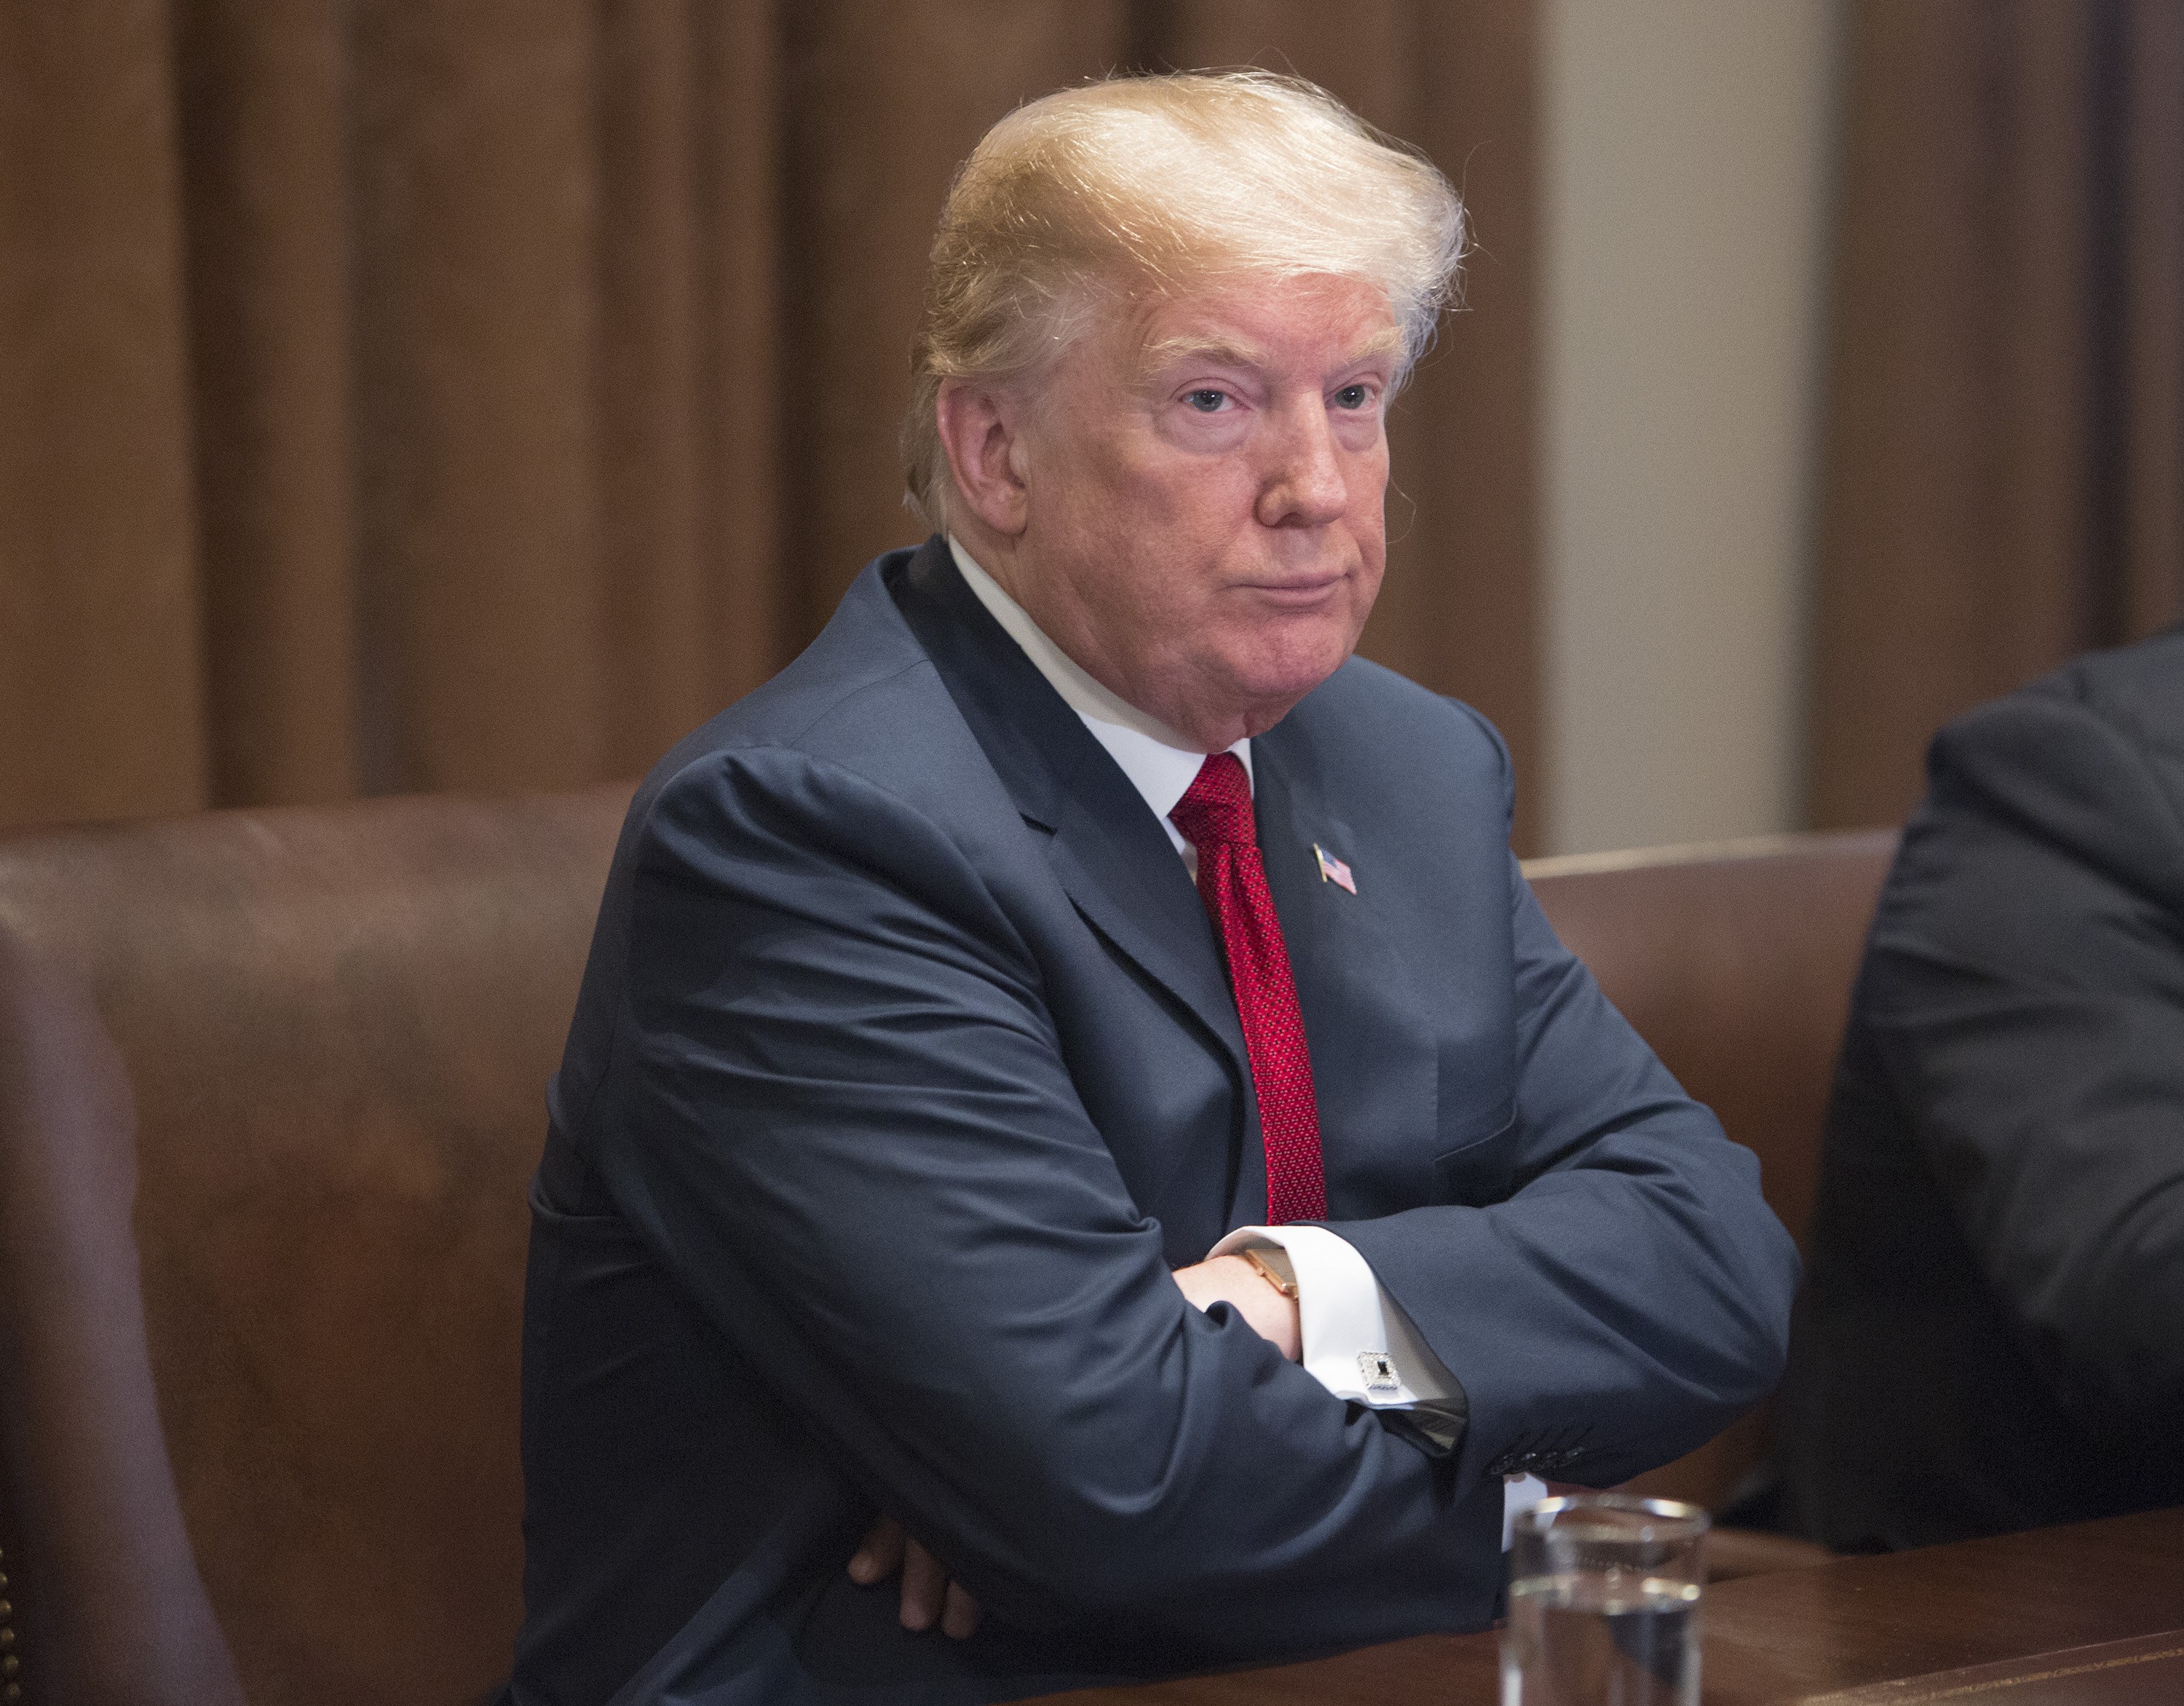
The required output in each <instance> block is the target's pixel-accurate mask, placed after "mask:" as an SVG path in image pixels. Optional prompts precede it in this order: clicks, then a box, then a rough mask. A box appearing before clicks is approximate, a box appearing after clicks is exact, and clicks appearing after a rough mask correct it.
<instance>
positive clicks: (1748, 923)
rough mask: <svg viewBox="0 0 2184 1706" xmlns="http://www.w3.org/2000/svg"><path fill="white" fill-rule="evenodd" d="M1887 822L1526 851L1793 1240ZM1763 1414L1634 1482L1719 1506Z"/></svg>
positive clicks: (1540, 880) (1612, 988)
mask: <svg viewBox="0 0 2184 1706" xmlns="http://www.w3.org/2000/svg"><path fill="white" fill-rule="evenodd" d="M1896 839H1897V833H1896V831H1894V830H1892V829H1879V830H1864V831H1858V832H1856V833H1847V834H1827V835H1785V836H1777V837H1769V838H1766V839H1759V840H1752V841H1746V842H1731V843H1727V844H1716V845H1708V846H1701V847H1692V848H1673V847H1669V848H1653V849H1647V850H1642V851H1640V852H1635V853H1607V854H1598V855H1581V856H1575V857H1571V858H1563V859H1540V860H1535V861H1532V862H1531V863H1530V864H1529V865H1528V866H1526V867H1525V874H1526V875H1527V876H1528V877H1529V878H1530V880H1531V884H1532V889H1533V892H1534V893H1535V894H1536V895H1538V896H1539V899H1540V905H1541V907H1542V908H1543V909H1544V910H1545V911H1546V915H1547V918H1548V920H1549V922H1550V923H1552V924H1553V925H1554V927H1555V931H1556V934H1558V935H1559V936H1561V938H1562V939H1563V941H1564V942H1565V943H1566V944H1567V945H1568V946H1569V947H1570V949H1571V950H1572V951H1574V952H1575V953H1576V955H1577V956H1578V957H1579V958H1580V959H1581V960H1583V961H1584V962H1585V964H1586V965H1587V966H1589V967H1591V970H1592V974H1593V976H1594V977H1595V978H1597V979H1598V980H1599V983H1600V986H1601V988H1602V990H1605V991H1606V993H1607V998H1608V999H1609V1000H1610V1001H1613V1002H1614V1003H1615V1005H1616V1006H1617V1007H1618V1009H1619V1010H1620V1011H1621V1012H1622V1014H1623V1016H1624V1017H1625V1018H1627V1019H1629V1020H1630V1023H1632V1025H1634V1026H1635V1027H1636V1029H1637V1031H1638V1034H1640V1035H1641V1036H1642V1037H1644V1038H1645V1039H1646V1041H1647V1042H1648V1043H1650V1044H1652V1047H1653V1051H1654V1052H1655V1053H1656V1054H1658V1055H1659V1056H1660V1057H1661V1059H1662V1061H1663V1062H1664V1063H1665V1064H1666V1065H1667V1067H1668V1068H1669V1071H1670V1072H1672V1073H1674V1074H1675V1075H1676V1078H1677V1079H1678V1081H1679V1082H1680V1083H1681V1084H1682V1085H1683V1086H1684V1088H1685V1090H1688V1091H1690V1093H1691V1095H1692V1096H1696V1097H1697V1098H1698V1100H1700V1101H1702V1102H1704V1103H1706V1104H1707V1106H1708V1107H1711V1108H1712V1109H1713V1111H1714V1112H1715V1113H1716V1114H1717V1115H1718V1116H1719V1118H1720V1120H1721V1123H1722V1124H1723V1126H1724V1128H1725V1129H1727V1131H1728V1133H1729V1135H1730V1136H1731V1137H1732V1138H1734V1139H1736V1141H1737V1142H1739V1143H1741V1144H1743V1145H1745V1146H1747V1147H1748V1148H1750V1149H1752V1151H1755V1152H1756V1153H1757V1154H1758V1157H1759V1168H1760V1181H1761V1186H1762V1188H1763V1190H1765V1191H1766V1193H1767V1200H1768V1201H1769V1204H1771V1205H1772V1206H1773V1207H1774V1210H1775V1213H1777V1214H1779V1215H1780V1216H1781V1217H1782V1222H1783V1224H1784V1225H1786V1226H1787V1227H1788V1228H1789V1229H1790V1232H1791V1236H1793V1237H1794V1238H1796V1239H1797V1242H1798V1247H1799V1248H1800V1249H1802V1248H1803V1246H1804V1240H1805V1231H1806V1228H1807V1225H1808V1223H1809V1222H1810V1221H1811V1219H1812V1213H1813V1198H1814V1192H1815V1191H1816V1190H1817V1189H1818V1187H1819V1157H1820V1136H1821V1133H1822V1130H1823V1129H1824V1127H1825V1122H1826V1116H1827V1103H1828V1087H1829V1084H1830V1080H1831V1079H1833V1077H1834V1074H1835V1063H1836V1051H1837V1050H1838V1049H1839V1048H1840V1047H1841V1042H1842V1034H1843V1026H1844V1023H1845V1022H1846V1021H1847V1018H1848V1017H1849V1014H1850V989H1851V984H1852V981H1853V979H1854V978H1856V977H1857V975H1858V962H1859V961H1860V960H1861V959H1862V958H1863V957H1864V951H1865V937H1866V932H1867V930H1868V928H1869V927H1870V925H1871V923H1872V922H1873V911H1874V906H1875V902H1876V900H1878V899H1879V897H1880V884H1881V879H1882V878H1884V877H1886V875H1887V873H1888V864H1889V861H1890V860H1891V859H1892V857H1894V856H1895V851H1896ZM1766 1434H1767V1410H1766V1409H1765V1408H1761V1409H1759V1410H1757V1411H1755V1412H1753V1413H1752V1414H1751V1415H1748V1416H1747V1417H1746V1418H1744V1419H1743V1420H1741V1421H1740V1422H1738V1423H1737V1424H1736V1425H1735V1426H1734V1427H1732V1428H1730V1430H1728V1431H1727V1432H1725V1433H1724V1434H1722V1435H1721V1436H1719V1437H1718V1438H1717V1439H1715V1440H1713V1441H1711V1442H1709V1443H1708V1444H1707V1445H1705V1446H1703V1447H1700V1449H1699V1450H1698V1451H1697V1452H1692V1453H1691V1455H1690V1456H1689V1457H1686V1458H1681V1459H1680V1460H1679V1461H1678V1462H1676V1463H1670V1464H1669V1465H1667V1466H1666V1467H1665V1468H1663V1469H1656V1470H1654V1471H1653V1472H1652V1474H1650V1475H1641V1476H1640V1477H1639V1478H1638V1480H1636V1481H1635V1482H1634V1483H1633V1484H1632V1485H1633V1486H1635V1487H1637V1488H1639V1489H1640V1490H1641V1491H1647V1492H1652V1493H1658V1494H1661V1495H1663V1496H1666V1497H1679V1498H1689V1499H1695V1500H1697V1502H1698V1503H1702V1504H1706V1505H1710V1506H1713V1507H1715V1508H1719V1507H1720V1506H1721V1505H1722V1504H1723V1503H1725V1502H1726V1501H1727V1499H1728V1497H1729V1496H1730V1494H1731V1493H1732V1492H1733V1491H1735V1490H1736V1487H1737V1485H1738V1483H1739V1482H1740V1481H1741V1480H1742V1479H1743V1478H1744V1476H1745V1475H1746V1474H1747V1472H1748V1471H1749V1470H1751V1469H1752V1468H1754V1467H1755V1466H1756V1465H1757V1464H1758V1463H1759V1462H1760V1460H1761V1459H1762V1458H1763V1456H1764V1453H1765V1446H1766Z"/></svg>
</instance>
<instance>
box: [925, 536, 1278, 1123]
mask: <svg viewBox="0 0 2184 1706" xmlns="http://www.w3.org/2000/svg"><path fill="white" fill-rule="evenodd" d="M896 599H897V602H898V604H899V605H900V607H901V609H902V612H903V616H904V618H905V620H906V621H907V622H909V623H910V626H911V629H912V631H913V632H915V633H917V637H918V639H919V642H920V643H921V644H922V645H923V646H924V648H925V650H926V654H927V655H928V656H929V657H930V658H931V659H932V660H933V666H934V667H935V668H936V669H938V670H939V672H940V677H941V679H942V681H943V682H944V683H946V685H947V688H948V690H949V693H950V696H951V697H952V698H953V699H954V700H955V701H956V706H957V708H958V709H959V710H960V711H961V712H962V713H963V716H964V719H965V721H966V722H968V723H969V724H970V726H971V732H972V735H973V736H974V737H975V738H976V739H977V740H978V744H979V745H980V747H981V748H983V750H984V751H985V754H986V756H987V758H988V759H989V761H991V763H992V764H993V767H994V770H995V774H996V775H998V776H999V777H1000V780H1001V784H1002V786H1003V787H1005V788H1006V789H1007V790H1008V792H1009V795H1010V798H1011V800H1014V801H1015V803H1016V807H1017V811H1019V812H1021V813H1022V815H1023V817H1024V819H1025V821H1026V822H1028V823H1030V824H1031V825H1032V826H1033V827H1034V828H1037V829H1039V830H1042V831H1044V832H1045V833H1046V834H1047V836H1048V837H1049V841H1048V848H1047V859H1048V863H1049V865H1050V867H1051V868H1052V870H1053V872H1054V873H1055V876H1056V880H1058V881H1059V882H1060V883H1061V886H1062V889H1063V890H1064V892H1065V893H1067V895H1068V896H1069V898H1070V900H1071V901H1072V902H1073V904H1074V905H1075V906H1076V907H1077V910H1078V912H1080V913H1081V914H1082V915H1083V916H1084V918H1085V920H1086V922H1087V923H1089V924H1090V925H1091V926H1092V928H1094V929H1095V930H1097V931H1098V932H1099V933H1100V934H1101V935H1103V936H1105V937H1106V939H1108V941H1109V942H1111V943H1112V944H1113V945H1114V946H1115V948H1116V949H1117V951H1119V952H1120V953H1122V954H1123V956H1125V957H1127V958H1128V960H1129V961H1130V962H1132V963H1133V964H1134V965H1135V966H1136V967H1138V969H1139V971H1141V972H1143V973H1145V976H1147V977H1148V978H1151V979H1152V980H1153V981H1154V982H1155V983H1156V984H1159V985H1160V987H1161V988H1162V989H1163V990H1167V993H1168V994H1169V995H1171V996H1172V997H1173V999H1174V1000H1175V1001H1176V1002H1177V1004H1178V1006H1181V1007H1182V1008H1183V1009H1184V1011H1185V1012H1188V1013H1189V1014H1190V1016H1191V1017H1193V1018H1195V1020H1196V1021H1197V1023H1199V1024H1200V1025H1201V1027H1202V1028H1203V1029H1205V1031H1206V1033H1207V1034H1208V1035H1209V1036H1210V1037H1211V1038H1212V1040H1214V1041H1215V1042H1217V1044H1218V1045H1220V1046H1221V1047H1222V1048H1223V1050H1224V1051H1226V1052H1227V1053H1228V1055H1229V1059H1230V1061H1231V1062H1232V1064H1233V1065H1234V1068H1235V1069H1236V1071H1237V1072H1238V1073H1239V1074H1240V1079H1241V1081H1242V1082H1243V1083H1244V1084H1246V1085H1248V1084H1250V1082H1251V1071H1250V1068H1249V1065H1248V1063H1247V1058H1246V1056H1245V1051H1244V1034H1243V1030H1242V1029H1241V1027H1240V1025H1239V1023H1238V1022H1237V1018H1236V1003H1235V1000H1234V997H1233V996H1232V995H1230V993H1229V977H1228V973H1227V972H1226V971H1225V970H1224V969H1223V966H1222V963H1221V955H1220V950H1219V948H1218V946H1217V945H1216V944H1215V942H1214V939H1213V929H1212V924H1211V923H1209V922H1208V921H1207V919H1206V909H1205V908H1204V906H1201V904H1200V902H1199V899H1198V891H1197V890H1196V889H1194V888H1193V887H1192V886H1191V882H1190V873H1188V872H1186V871H1185V870H1184V866H1183V861H1182V860H1180V859H1178V857H1177V856H1176V853H1175V849H1174V846H1173V845H1172V844H1171V843H1170V842H1169V840H1168V839H1167V831H1166V830H1164V829H1163V828H1161V826H1160V823H1159V822H1158V820H1156V818H1155V817H1153V815H1152V813H1151V811H1148V810H1147V809H1146V807H1145V797H1144V796H1143V795H1142V794H1139V792H1138V791H1137V789H1135V788H1134V787H1132V786H1131V784H1130V779H1129V778H1128V777H1127V776H1125V775H1123V772H1122V771H1121V769H1120V768H1119V767H1117V765H1116V763H1115V761H1114V760H1113V759H1112V758H1110V757H1109V756H1108V755H1107V753H1106V749H1105V748H1103V747H1102V746H1101V745H1100V743H1099V742H1098V741H1096V740H1095V739H1093V738H1092V735H1091V733H1090V731H1089V730H1088V729H1087V728H1085V727H1084V722H1083V721H1082V719H1080V718H1079V717H1078V715H1077V713H1076V712H1075V711H1072V710H1071V709H1070V708H1069V707H1068V705H1067V704H1065V703H1064V702H1063V700H1062V698H1061V694H1057V693H1056V692H1055V690H1054V689H1053V688H1052V687H1051V686H1050V685H1049V683H1048V682H1047V679H1046V677H1045V676H1043V675H1041V674H1040V673H1039V670H1038V667H1037V666H1035V665H1034V664H1033V662H1032V661H1031V660H1030V659H1029V658H1028V657H1026V656H1025V655H1023V651H1022V648H1021V647H1019V646H1018V645H1017V643H1016V642H1015V641H1014V640H1012V639H1011V638H1009V636H1008V634H1007V633H1006V632H1005V631H1004V630H1003V629H1002V627H1001V626H1000V623H999V622H995V620H994V619H993V617H992V616H991V615H989V613H988V611H987V610H986V607H985V606H984V605H982V604H980V603H979V602H978V595H977V594H975V593H973V592H972V590H971V588H969V587H968V586H967V584H966V583H964V580H963V577H962V576H961V574H960V573H959V572H958V571H957V570H956V564H955V561H954V560H953V559H952V558H951V557H950V555H949V552H948V548H947V546H946V544H944V542H943V541H941V540H939V538H935V539H933V540H932V541H930V542H928V544H927V545H926V547H925V548H924V549H922V550H921V551H920V552H918V554H917V556H916V557H915V558H913V559H912V560H911V563H910V565H909V566H908V567H907V568H906V569H905V571H904V573H903V576H902V579H901V583H900V585H899V587H898V588H897V591H896ZM1246 1147H1247V1149H1248V1148H1249V1147H1250V1146H1246Z"/></svg>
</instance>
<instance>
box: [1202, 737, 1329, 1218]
mask: <svg viewBox="0 0 2184 1706" xmlns="http://www.w3.org/2000/svg"><path fill="white" fill-rule="evenodd" d="M1168 816H1169V817H1171V818H1173V819H1174V821H1175V827H1176V828H1178V829H1180V830H1181V831H1183V833H1184V838H1185V839H1187V840H1189V841H1190V844H1191V845H1192V846H1194V847H1195V848H1197V850H1198V895H1199V898H1200V899H1201V900H1203V901H1205V902H1206V911H1207V912H1209V913H1211V914H1212V918H1213V929H1214V934H1217V935H1218V936H1219V937H1220V938H1221V947H1222V951H1223V953H1224V954H1226V955H1227V956H1228V960H1229V984H1230V985H1231V987H1233V988H1234V990H1235V991H1236V1016H1237V1017H1239V1018H1240V1019H1241V1020H1242V1021H1243V1022H1244V1047H1245V1051H1247V1052H1248V1053H1249V1054H1250V1056H1251V1085H1252V1088H1253V1089H1255V1090H1257V1091H1258V1094H1259V1132H1260V1135H1261V1136H1262V1137H1263V1138H1264V1139H1265V1140H1266V1145H1267V1221H1268V1224H1269V1225H1273V1226H1279V1225H1280V1224H1282V1223H1283V1222H1284V1221H1289V1220H1321V1219H1324V1218H1326V1216H1327V1182H1326V1178H1325V1176H1324V1174H1323V1173H1322V1171H1321V1169H1320V1161H1319V1106H1318V1103H1317V1102H1315V1101H1313V1100H1312V1056H1311V1055H1310V1054H1309V1053H1307V1051H1306V1049H1305V1043H1304V1016H1303V1015H1302V1014H1301V1012H1298V1011H1297V998H1296V984H1295V981H1294V980H1292V979H1291V978H1290V956H1289V950H1288V949H1287V948H1285V947H1284V946H1283V945H1282V926H1281V921H1280V920H1279V918H1277V917H1275V916H1274V897H1273V895H1271V894H1269V893H1268V891H1267V871H1266V867H1265V866H1264V865H1262V864H1261V863H1260V861H1259V832H1258V826H1257V824H1256V822H1254V821H1253V819H1252V816H1251V778H1249V777H1247V776H1245V773H1244V763H1243V761H1242V760H1241V759H1240V758H1238V757H1237V756H1236V755H1235V754H1234V753H1233V752H1217V753H1215V754H1214V755H1212V757H1210V758H1208V759H1207V760H1206V762H1205V763H1204V764H1202V765H1201V766H1200V767H1199V770H1198V777H1197V779H1196V780H1195V781H1194V782H1193V783H1191V784H1190V789H1188V790H1187V791H1186V792H1185V793H1184V796H1183V798H1182V799H1181V800H1178V801H1177V802H1176V806H1175V810H1174V811H1171V812H1169V813H1168Z"/></svg>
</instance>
